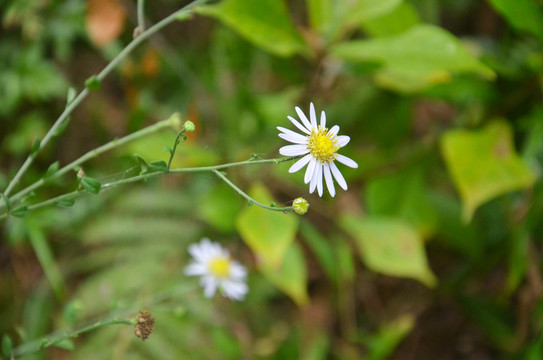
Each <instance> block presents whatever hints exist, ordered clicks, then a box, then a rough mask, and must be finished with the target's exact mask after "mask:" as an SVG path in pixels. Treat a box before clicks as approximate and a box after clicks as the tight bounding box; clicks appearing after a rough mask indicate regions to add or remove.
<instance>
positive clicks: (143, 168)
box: [132, 154, 149, 175]
mask: <svg viewBox="0 0 543 360" xmlns="http://www.w3.org/2000/svg"><path fill="white" fill-rule="evenodd" d="M132 156H133V157H135V158H136V160H138V164H139V166H140V175H142V174H147V173H148V172H149V164H148V163H147V161H145V159H144V158H143V156H141V155H139V154H133V155H132Z"/></svg>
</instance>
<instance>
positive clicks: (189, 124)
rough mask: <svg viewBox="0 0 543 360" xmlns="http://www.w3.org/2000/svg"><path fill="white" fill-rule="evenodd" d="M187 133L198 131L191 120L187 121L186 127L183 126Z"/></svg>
mask: <svg viewBox="0 0 543 360" xmlns="http://www.w3.org/2000/svg"><path fill="white" fill-rule="evenodd" d="M183 127H184V128H185V131H186V132H193V131H194V130H195V129H196V126H195V125H194V123H193V122H192V121H190V120H187V121H185V125H183Z"/></svg>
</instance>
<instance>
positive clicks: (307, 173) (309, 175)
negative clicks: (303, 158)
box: [304, 156, 317, 184]
mask: <svg viewBox="0 0 543 360" xmlns="http://www.w3.org/2000/svg"><path fill="white" fill-rule="evenodd" d="M316 163H317V159H315V158H314V157H313V156H311V159H310V161H309V165H307V169H306V170H305V176H304V184H307V183H308V182H309V181H310V180H311V179H312V178H313V172H314V170H315V164H316Z"/></svg>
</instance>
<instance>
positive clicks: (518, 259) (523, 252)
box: [505, 229, 531, 294]
mask: <svg viewBox="0 0 543 360" xmlns="http://www.w3.org/2000/svg"><path fill="white" fill-rule="evenodd" d="M510 242H511V244H510V249H509V251H508V269H507V280H506V285H505V291H506V292H507V293H508V294H511V293H513V292H514V291H515V290H516V289H517V287H518V286H519V285H520V283H521V282H522V280H523V279H524V277H525V276H526V272H527V270H528V264H529V262H530V261H531V259H530V256H531V255H530V253H529V250H528V247H529V244H530V233H529V232H528V231H527V230H526V229H519V230H517V231H515V233H513V235H512V236H511V238H510Z"/></svg>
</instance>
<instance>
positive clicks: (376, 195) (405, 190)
mask: <svg viewBox="0 0 543 360" xmlns="http://www.w3.org/2000/svg"><path fill="white" fill-rule="evenodd" d="M421 170H422V169H410V170H408V171H403V172H400V173H396V174H393V175H387V176H383V177H380V178H376V179H374V180H372V181H371V182H370V183H369V184H368V186H367V187H366V196H365V199H366V204H367V208H368V213H369V214H370V215H378V216H399V217H401V218H403V219H404V220H406V221H407V222H409V223H411V224H412V225H413V226H414V227H415V228H416V229H417V230H418V232H419V234H420V235H421V236H422V237H427V236H430V235H431V234H432V233H433V232H434V230H435V229H436V227H437V224H438V219H437V214H436V211H435V209H434V208H433V206H432V203H431V201H430V199H429V197H428V187H427V185H426V184H425V182H424V178H423V172H422V171H421Z"/></svg>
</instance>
